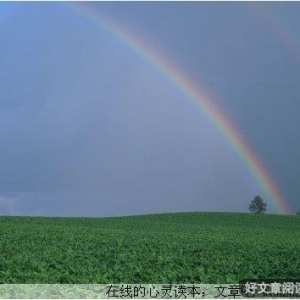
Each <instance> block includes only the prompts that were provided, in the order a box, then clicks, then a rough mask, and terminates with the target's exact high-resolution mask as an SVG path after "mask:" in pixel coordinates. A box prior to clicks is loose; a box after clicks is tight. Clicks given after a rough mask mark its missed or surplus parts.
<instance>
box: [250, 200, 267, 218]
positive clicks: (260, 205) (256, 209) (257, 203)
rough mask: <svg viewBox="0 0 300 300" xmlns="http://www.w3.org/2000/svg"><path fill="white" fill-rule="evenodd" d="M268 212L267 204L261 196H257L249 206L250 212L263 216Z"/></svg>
mask: <svg viewBox="0 0 300 300" xmlns="http://www.w3.org/2000/svg"><path fill="white" fill-rule="evenodd" d="M266 210H267V203H266V202H264V200H263V199H262V198H261V197H260V196H255V197H254V199H253V200H252V201H251V203H250V204H249V211H250V212H252V213H257V214H263V213H265V211H266Z"/></svg>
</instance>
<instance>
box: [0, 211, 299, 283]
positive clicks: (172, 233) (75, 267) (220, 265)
mask: <svg viewBox="0 0 300 300" xmlns="http://www.w3.org/2000/svg"><path fill="white" fill-rule="evenodd" d="M0 228H1V230H0V283H237V282H239V281H240V280H244V279H267V278H270V279H287V280H296V279H297V280H298V281H299V278H300V268H299V266H300V255H299V253H300V218H299V216H280V215H255V214H238V213H175V214H157V215H144V216H132V217H118V218H101V219H97V218H46V217H0Z"/></svg>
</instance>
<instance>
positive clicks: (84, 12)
mask: <svg viewBox="0 0 300 300" xmlns="http://www.w3.org/2000/svg"><path fill="white" fill-rule="evenodd" d="M63 5H67V6H68V7H69V8H71V9H72V10H74V11H76V12H77V13H78V14H79V15H81V16H84V17H85V18H87V19H88V20H90V21H91V22H93V23H95V24H97V25H99V26H101V28H102V29H104V30H106V31H107V32H108V33H109V34H111V35H112V36H114V37H115V38H117V39H118V40H120V41H121V42H122V43H124V44H125V45H127V46H128V47H129V48H130V49H132V51H134V52H135V53H137V54H138V55H140V56H141V57H143V58H144V59H145V60H146V61H148V62H150V63H151V65H152V66H153V67H154V68H155V69H156V70H157V71H158V72H159V73H160V74H162V75H163V76H164V77H165V78H166V79H167V80H168V81H169V82H170V83H171V84H173V85H174V86H176V87H177V88H178V89H179V90H181V92H182V93H183V94H184V95H185V96H186V98H187V99H188V101H190V102H191V103H192V104H193V106H195V107H196V108H197V109H198V110H199V111H200V112H201V113H202V114H204V115H205V116H206V118H207V119H208V120H209V121H210V122H211V123H212V124H213V125H214V126H215V127H216V129H217V130H218V131H219V132H220V133H221V134H222V135H223V136H224V138H225V139H226V140H227V142H228V143H229V144H230V145H231V146H232V148H233V149H234V150H235V151H236V153H237V154H238V156H239V157H240V158H241V159H242V160H243V161H244V162H245V164H246V165H247V167H248V169H249V170H250V172H251V173H252V174H253V176H254V178H255V179H256V181H257V182H258V184H259V185H260V186H261V187H262V189H263V191H264V192H265V193H266V194H267V195H268V196H269V197H270V199H271V200H272V201H273V203H274V205H275V208H276V210H278V212H279V213H282V214H289V213H290V210H289V208H288V205H287V201H286V200H285V199H284V197H283V196H282V195H281V193H280V191H279V189H278V187H277V185H276V184H275V182H274V180H273V179H272V178H271V176H270V174H269V173H268V172H267V170H266V168H265V167H264V165H263V164H262V162H261V161H260V160H259V158H258V157H257V156H256V154H255V152H254V151H253V150H252V149H251V148H250V146H249V145H247V143H246V141H245V140H244V138H243V137H242V135H241V134H240V133H239V131H238V130H237V128H236V127H235V126H234V125H233V124H232V122H231V121H230V120H229V119H228V118H227V117H226V116H225V115H224V114H223V113H222V112H221V111H220V109H219V108H218V107H217V106H216V105H215V104H214V101H213V100H212V99H211V98H210V97H209V96H208V95H206V94H205V93H204V91H203V89H201V90H200V89H199V88H197V87H196V86H195V85H193V83H192V81H191V80H190V79H189V78H188V77H187V76H186V75H185V74H183V73H182V72H180V71H179V70H178V69H177V68H176V67H175V66H174V65H173V64H171V63H170V62H168V61H167V60H166V58H165V57H162V56H160V55H159V54H158V53H155V52H154V51H153V50H151V51H150V50H149V49H148V48H147V46H146V45H145V44H144V43H143V42H142V41H141V40H139V39H138V38H137V37H135V36H133V35H132V34H131V33H130V32H128V31H126V30H125V29H124V28H121V27H120V26H118V25H117V24H115V23H114V22H113V21H112V20H109V19H107V18H106V17H105V16H103V15H101V14H100V13H99V11H95V10H94V9H93V8H92V7H91V6H90V5H89V4H87V3H84V4H80V3H78V2H77V3H72V4H71V3H70V2H69V3H66V4H63Z"/></svg>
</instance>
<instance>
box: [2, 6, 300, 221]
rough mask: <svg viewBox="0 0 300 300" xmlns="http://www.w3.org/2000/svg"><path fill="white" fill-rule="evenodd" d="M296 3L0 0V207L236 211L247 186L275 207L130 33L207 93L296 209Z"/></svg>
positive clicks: (74, 212) (299, 148) (299, 48)
mask: <svg viewBox="0 0 300 300" xmlns="http://www.w3.org/2000/svg"><path fill="white" fill-rule="evenodd" d="M299 13H300V3H297V2H289V3H284V2H279V3H278V2H264V3H259V2H239V3H238V2H227V3H220V2H218V3H215V2H97V3H90V4H88V5H87V4H78V3H76V4H75V3H67V4H66V3H65V4H62V3H55V2H52V3H48V2H39V3H34V2H27V3H24V2H1V3H0V142H1V147H0V166H1V168H0V215H34V216H36V215H38V216H68V217H69V216H85V217H110V216H122V215H135V214H148V213H165V212H185V211H226V212H247V211H248V205H249V203H250V201H251V200H252V199H253V198H254V196H256V195H260V196H262V198H263V199H264V200H265V201H266V202H267V205H268V206H267V212H269V213H282V211H280V209H279V208H278V206H276V204H275V201H274V199H272V197H270V195H269V194H268V193H266V191H265V189H264V188H263V185H262V183H261V182H260V181H259V180H257V176H255V174H254V173H253V171H251V169H250V168H249V165H247V163H246V162H245V160H243V159H242V158H241V156H240V155H238V152H237V149H236V147H234V145H232V143H231V142H230V141H229V140H228V139H226V137H225V136H224V133H222V129H220V128H217V127H216V126H215V124H213V122H211V120H210V118H209V117H208V116H207V114H206V113H205V112H203V111H202V110H201V109H200V108H199V107H197V106H196V105H194V104H193V103H192V102H191V100H190V99H189V98H188V96H187V95H186V93H184V91H183V90H182V89H180V88H179V87H178V85H177V84H176V83H174V82H172V81H170V80H169V78H168V76H166V74H165V73H164V72H161V71H160V70H159V68H157V66H155V64H154V62H153V61H151V59H149V58H148V59H147V57H145V56H143V55H141V51H137V50H139V49H138V44H134V42H132V41H135V40H136V41H139V43H142V44H143V47H144V48H145V49H147V52H148V53H150V54H151V53H156V54H158V55H159V56H160V57H161V58H163V60H166V61H168V62H169V63H170V64H171V65H173V66H175V67H176V69H177V70H179V71H180V72H181V73H182V74H184V76H185V77H186V78H188V79H189V80H190V82H192V83H193V85H194V86H196V87H197V88H199V89H200V90H201V91H203V92H204V93H205V95H209V99H210V100H209V101H213V103H214V105H215V106H216V107H218V109H219V110H220V111H221V112H222V114H223V115H224V116H226V118H228V119H229V120H230V122H231V124H233V126H234V128H236V130H237V131H238V132H239V133H240V135H241V136H242V137H243V139H244V140H245V141H246V143H247V145H249V146H250V147H251V149H252V151H253V153H254V154H255V155H256V157H257V158H258V159H259V160H260V161H261V162H262V163H263V165H264V167H265V170H266V172H267V173H268V174H269V176H270V178H272V180H273V183H274V185H276V188H277V190H278V191H279V192H280V193H281V195H282V197H283V199H284V201H285V203H286V205H287V206H288V208H289V213H291V214H295V212H296V211H300V203H299V197H300V195H299V184H298V182H299V180H300V139H299V128H300V118H299V111H300V101H299V95H300V84H299V78H300V36H299V32H300V20H299V18H298V16H299ZM105 20H106V21H105ZM107 20H108V23H107ZM108 24H115V25H114V26H117V27H119V28H121V29H122V32H125V33H126V34H128V35H130V36H132V37H134V38H133V40H131V42H130V41H128V40H126V36H123V37H120V36H118V34H117V32H115V31H114V28H113V27H111V28H110V27H109V26H110V25H108Z"/></svg>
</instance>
